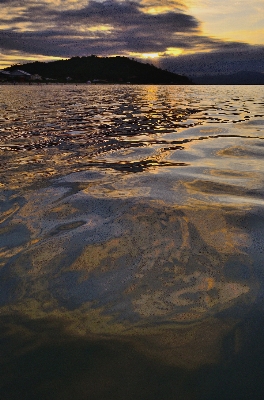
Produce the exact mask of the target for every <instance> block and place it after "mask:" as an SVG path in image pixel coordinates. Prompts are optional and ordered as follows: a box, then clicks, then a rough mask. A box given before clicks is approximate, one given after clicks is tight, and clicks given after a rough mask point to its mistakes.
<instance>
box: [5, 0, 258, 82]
mask: <svg viewBox="0 0 264 400" xmlns="http://www.w3.org/2000/svg"><path fill="white" fill-rule="evenodd" d="M0 7H1V8H0V9H1V12H0V68H5V67H8V66H10V65H12V64H17V63H22V64H23V63H26V62H31V61H35V60H38V61H53V60H57V59H62V58H63V59H65V58H70V57H73V56H88V55H91V54H95V55H97V56H115V55H119V56H127V57H131V58H135V59H139V60H142V61H144V62H145V61H146V62H150V63H153V64H155V65H156V66H158V67H161V68H167V69H168V70H171V71H173V72H178V73H185V74H187V75H199V74H200V75H202V74H218V73H232V72H237V71H239V70H250V71H258V72H264V11H263V10H264V0H251V1H250V2H249V1H248V0H179V1H178V0H134V1H127V0H106V1H103V0H91V1H89V0H0Z"/></svg>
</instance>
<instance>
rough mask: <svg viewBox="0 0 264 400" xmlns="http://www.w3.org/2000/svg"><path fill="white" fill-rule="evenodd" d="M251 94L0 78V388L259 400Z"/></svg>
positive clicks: (255, 119) (256, 160)
mask: <svg viewBox="0 0 264 400" xmlns="http://www.w3.org/2000/svg"><path fill="white" fill-rule="evenodd" d="M263 105H264V97H263V94H262V88H261V86H219V87H218V86H208V87H206V86H186V87H185V86H132V85H131V86H130V85H124V86H122V85H112V86H111V85H106V86H104V85H102V86H100V85H98V86H84V85H79V86H74V85H54V86H53V85H48V86H26V85H23V86H2V87H1V91H0V156H1V179H0V182H1V183H0V185H1V187H0V188H1V192H0V196H1V197H0V200H1V225H0V254H1V269H0V312H1V314H0V319H1V329H0V351H1V353H2V354H3V356H1V361H0V362H1V364H2V366H3V373H2V375H1V383H0V390H1V391H2V394H3V395H2V397H1V398H3V399H8V400H9V399H36V398H37V399H61V398H63V399H73V398H74V399H77V400H78V399H89V400H90V399H91V400H94V399H98V400H101V399H107V400H111V399H133V400H134V399H135V400H137V399H142V400H147V399H151V400H152V399H159V400H160V399H184V400H185V399H188V400H189V399H203V400H204V399H208V400H209V399H249V398H250V399H255V398H261V393H263V390H264V387H263V386H264V385H263V383H262V376H263V372H264V362H263V355H264V342H263V335H262V332H263V328H264V320H263V283H264V276H263V260H264V254H263V253H264V251H263V249H264V239H263V238H264V235H263V228H264V208H263V192H264V179H263V178H264V176H263V171H264V157H263V155H264V141H263V138H264V133H263V128H264V118H263V116H264V112H263Z"/></svg>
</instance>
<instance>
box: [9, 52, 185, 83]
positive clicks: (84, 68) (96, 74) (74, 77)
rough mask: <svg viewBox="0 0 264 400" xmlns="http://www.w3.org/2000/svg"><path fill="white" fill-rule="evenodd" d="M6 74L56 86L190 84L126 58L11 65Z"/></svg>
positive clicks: (92, 58)
mask: <svg viewBox="0 0 264 400" xmlns="http://www.w3.org/2000/svg"><path fill="white" fill-rule="evenodd" d="M6 69H7V70H9V71H11V70H15V69H23V70H24V71H26V72H28V73H30V74H39V75H40V76H42V77H43V78H49V79H56V80H57V81H58V82H65V81H70V80H71V81H72V82H87V81H93V80H97V81H106V82H110V83H111V82H115V83H116V82H117V83H122V82H124V83H126V82H130V83H145V84H148V83H154V84H171V83H172V84H190V83H192V82H191V81H190V80H189V79H188V78H187V77H185V76H182V75H177V74H174V73H172V72H169V71H164V70H162V69H160V68H157V67H155V66H154V65H151V64H144V63H141V62H138V61H135V60H131V59H129V58H127V57H119V56H117V57H97V56H95V55H91V56H88V57H73V58H71V59H69V60H59V61H52V62H47V63H45V62H39V61H36V62H33V63H28V64H23V65H13V66H12V67H9V68H6Z"/></svg>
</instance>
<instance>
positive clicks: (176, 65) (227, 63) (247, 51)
mask: <svg viewBox="0 0 264 400" xmlns="http://www.w3.org/2000/svg"><path fill="white" fill-rule="evenodd" d="M160 67H161V68H167V69H169V70H170V71H172V72H176V73H177V72H178V73H180V74H186V75H188V76H199V75H217V74H231V73H235V72H239V71H256V72H264V46H250V45H247V44H243V43H229V44H227V43H222V45H220V44H219V47H218V49H216V50H215V51H213V52H210V53H197V54H190V55H185V56H178V57H164V58H162V59H161V61H160Z"/></svg>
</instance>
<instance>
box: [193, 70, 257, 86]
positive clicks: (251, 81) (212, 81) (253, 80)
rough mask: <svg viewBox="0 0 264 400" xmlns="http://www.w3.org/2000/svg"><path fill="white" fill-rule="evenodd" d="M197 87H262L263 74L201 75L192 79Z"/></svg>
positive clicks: (250, 72) (249, 72)
mask: <svg viewBox="0 0 264 400" xmlns="http://www.w3.org/2000/svg"><path fill="white" fill-rule="evenodd" d="M192 80H193V82H194V83H196V84H197V85H264V74H263V73H261V72H256V71H239V72H236V73H233V74H229V75H203V76H196V77H192Z"/></svg>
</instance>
